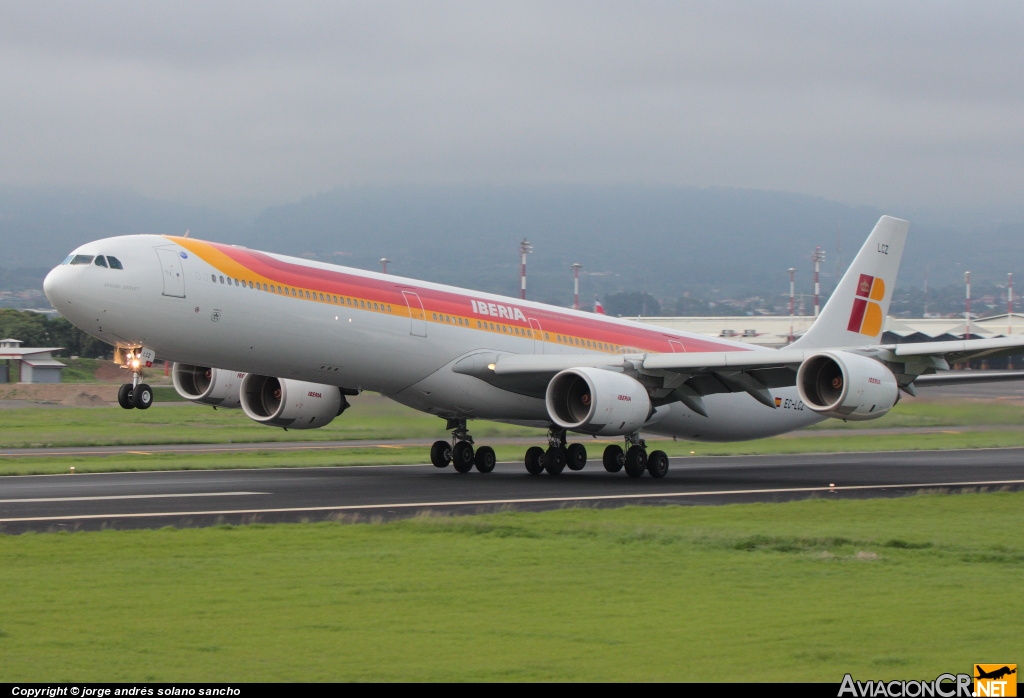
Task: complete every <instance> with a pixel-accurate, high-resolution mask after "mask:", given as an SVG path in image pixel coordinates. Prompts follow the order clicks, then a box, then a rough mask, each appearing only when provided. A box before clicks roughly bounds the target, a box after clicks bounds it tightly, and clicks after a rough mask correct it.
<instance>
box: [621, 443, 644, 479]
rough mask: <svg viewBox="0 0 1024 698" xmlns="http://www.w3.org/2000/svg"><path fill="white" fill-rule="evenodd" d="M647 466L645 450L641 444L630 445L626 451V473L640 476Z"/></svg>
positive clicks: (631, 475)
mask: <svg viewBox="0 0 1024 698" xmlns="http://www.w3.org/2000/svg"><path fill="white" fill-rule="evenodd" d="M646 468H647V451H645V450H644V447H643V446H630V447H629V450H628V451H626V475H629V476H630V477H640V476H641V475H643V474H644V470H645V469H646Z"/></svg>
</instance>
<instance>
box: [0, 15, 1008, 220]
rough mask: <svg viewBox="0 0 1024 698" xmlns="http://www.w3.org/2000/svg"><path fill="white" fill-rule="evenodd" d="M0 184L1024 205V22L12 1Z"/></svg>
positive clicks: (287, 195)
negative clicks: (584, 186)
mask: <svg viewBox="0 0 1024 698" xmlns="http://www.w3.org/2000/svg"><path fill="white" fill-rule="evenodd" d="M0 3H2V4H0V7H2V9H3V21H2V22H0V184H30V183H40V184H73V185H78V184H81V185H100V186H114V187H130V188H132V189H134V190H135V191H138V192H140V193H142V194H145V195H147V196H153V197H160V198H169V199H174V200H178V201H182V202H188V203H207V204H210V203H212V204H223V203H224V202H233V201H243V200H248V201H250V202H254V203H258V204H262V205H268V204H275V203H282V202H286V201H291V200H296V199H299V198H301V197H303V196H307V195H311V194H314V193H317V192H320V191H324V190H328V189H332V188H335V187H339V186H345V185H352V184H390V183H414V184H418V183H423V184H436V183H454V184H459V183H482V182H483V183H496V184H502V183H517V184H522V183H527V184H534V183H548V182H564V183H594V182H600V183H620V182H627V183H651V184H667V185H695V186H715V185H719V186H731V187H750V188H758V189H776V190H785V191H793V192H800V193H807V194H815V195H820V196H825V197H828V198H832V199H835V200H838V201H843V202H847V203H851V204H867V205H871V206H878V207H883V208H884V207H890V206H896V207H898V208H901V209H902V208H904V207H907V206H913V207H921V206H924V207H928V206H936V205H952V206H967V207H979V206H981V207H984V206H1000V205H1012V204H1015V203H1016V202H1017V200H1018V199H1019V198H1020V196H1021V193H1022V187H1021V184H1022V182H1024V177H1022V175H1024V109H1022V100H1024V48H1022V37H1024V3H1020V2H972V3H968V2H938V1H928V2H878V3H872V2H849V3H834V2H821V1H820V0H817V1H814V2H781V1H779V0H774V1H772V2H764V3H756V2H737V3H732V2H724V1H722V0H716V1H714V2H707V3H693V2H680V1H671V2H638V1H636V0H633V1H630V2H601V1H598V0H586V1H582V2H553V1H552V0H544V1H542V2H512V1H510V0H503V1H501V2H482V1H479V0H477V1H474V2H447V1H443V0H433V1H417V2H386V1H382V0H373V1H371V2H358V3H347V2H336V1H335V2H300V1H296V0H290V1H289V2H268V3H260V2H254V1H253V0H245V1H244V2H210V1H209V0H203V1H201V2H191V1H183V0H177V1H175V2H142V1H139V0H132V1H130V2H107V1H102V0H90V1H89V2H46V1H43V0H33V2H16V1H14V0H0Z"/></svg>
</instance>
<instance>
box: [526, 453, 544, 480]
mask: <svg viewBox="0 0 1024 698" xmlns="http://www.w3.org/2000/svg"><path fill="white" fill-rule="evenodd" d="M526 472H528V473H530V475H540V474H541V473H543V472H544V449H543V448H541V447H540V446H531V447H530V448H528V449H526Z"/></svg>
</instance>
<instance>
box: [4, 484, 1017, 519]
mask: <svg viewBox="0 0 1024 698" xmlns="http://www.w3.org/2000/svg"><path fill="white" fill-rule="evenodd" d="M993 485H1024V480H977V481H967V482H925V483H906V484H889V485H847V486H841V485H840V486H834V487H831V486H828V485H824V486H821V487H780V488H774V489H751V490H711V491H701V492H650V493H644V494H609V495H591V496H583V497H529V498H521V499H480V500H469V501H462V502H460V501H454V502H396V503H394V504H348V505H340V506H328V507H288V508H274V509H224V510H218V511H171V512H155V513H138V514H84V515H80V516H32V517H23V518H13V519H0V523H19V522H26V521H76V520H84V519H141V518H156V517H168V516H227V515H231V514H288V513H302V512H314V511H367V510H371V509H414V508H417V507H423V508H427V507H462V506H481V505H492V506H493V505H499V504H544V503H554V502H588V501H590V502H592V501H609V500H615V499H654V498H658V497H660V498H662V499H667V498H676V497H710V496H720V495H740V494H793V493H801V492H803V493H811V492H830V493H835V492H852V491H855V490H888V489H933V488H936V487H989V486H993ZM239 494H241V493H239ZM249 494H266V493H257V492H253V493H249ZM167 496H202V495H167ZM97 499H102V497H99V498H97ZM110 499H116V497H110ZM28 501H37V502H38V501H44V500H39V499H36V500H28Z"/></svg>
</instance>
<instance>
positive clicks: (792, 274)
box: [789, 267, 796, 344]
mask: <svg viewBox="0 0 1024 698" xmlns="http://www.w3.org/2000/svg"><path fill="white" fill-rule="evenodd" d="M795 302H796V269H794V268H793V267H790V268H789V343H790V344H792V343H793V311H794V309H795V308H794V303H795Z"/></svg>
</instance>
